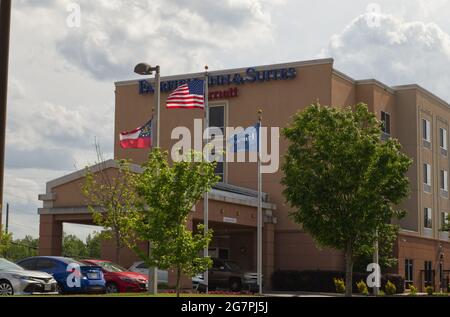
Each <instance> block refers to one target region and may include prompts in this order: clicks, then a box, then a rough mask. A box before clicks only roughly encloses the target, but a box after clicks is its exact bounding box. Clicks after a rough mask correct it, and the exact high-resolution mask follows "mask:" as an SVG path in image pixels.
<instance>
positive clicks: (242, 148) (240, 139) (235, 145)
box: [228, 123, 261, 153]
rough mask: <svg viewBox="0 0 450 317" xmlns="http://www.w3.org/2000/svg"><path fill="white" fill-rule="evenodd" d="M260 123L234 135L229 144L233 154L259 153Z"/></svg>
mask: <svg viewBox="0 0 450 317" xmlns="http://www.w3.org/2000/svg"><path fill="white" fill-rule="evenodd" d="M260 128H261V126H260V123H257V124H256V125H254V126H252V127H249V128H247V129H245V130H244V131H243V132H241V133H237V134H235V135H233V136H232V137H231V138H230V139H229V140H228V144H229V146H230V148H231V150H232V152H234V153H237V152H259V135H260Z"/></svg>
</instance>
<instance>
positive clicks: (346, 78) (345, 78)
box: [333, 68, 356, 84]
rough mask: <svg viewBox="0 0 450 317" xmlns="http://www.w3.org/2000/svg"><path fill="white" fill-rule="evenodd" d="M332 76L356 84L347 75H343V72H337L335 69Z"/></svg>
mask: <svg viewBox="0 0 450 317" xmlns="http://www.w3.org/2000/svg"><path fill="white" fill-rule="evenodd" d="M333 75H336V76H338V77H340V78H342V79H344V80H346V81H348V82H350V83H352V84H355V82H356V80H355V79H354V78H352V77H350V76H349V75H347V74H344V73H343V72H341V71H339V70H337V69H336V68H333Z"/></svg>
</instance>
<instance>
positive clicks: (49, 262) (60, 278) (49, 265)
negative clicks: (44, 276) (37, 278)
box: [17, 256, 106, 293]
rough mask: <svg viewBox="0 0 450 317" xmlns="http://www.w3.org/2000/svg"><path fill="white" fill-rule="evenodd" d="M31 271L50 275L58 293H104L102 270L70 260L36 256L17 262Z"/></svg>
mask: <svg viewBox="0 0 450 317" xmlns="http://www.w3.org/2000/svg"><path fill="white" fill-rule="evenodd" d="M17 264H18V265H20V266H22V267H24V268H25V269H27V270H31V271H43V272H46V273H48V274H51V275H52V276H53V278H54V279H55V280H56V281H57V282H58V292H59V293H105V292H106V286H105V284H106V283H105V279H104V277H103V272H102V268H101V267H99V266H90V265H87V264H84V263H81V262H79V261H76V260H74V259H71V258H66V257H57V256H37V257H32V258H26V259H23V260H21V261H18V262H17Z"/></svg>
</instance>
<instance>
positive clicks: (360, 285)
mask: <svg viewBox="0 0 450 317" xmlns="http://www.w3.org/2000/svg"><path fill="white" fill-rule="evenodd" d="M356 286H357V287H358V290H359V293H360V294H362V295H369V289H368V288H367V284H366V283H365V282H364V281H363V280H361V281H359V282H358V283H356Z"/></svg>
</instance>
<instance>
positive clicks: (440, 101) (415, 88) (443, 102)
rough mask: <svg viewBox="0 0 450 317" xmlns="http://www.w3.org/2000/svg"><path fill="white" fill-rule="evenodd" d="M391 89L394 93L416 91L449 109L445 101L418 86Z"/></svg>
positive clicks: (449, 105)
mask: <svg viewBox="0 0 450 317" xmlns="http://www.w3.org/2000/svg"><path fill="white" fill-rule="evenodd" d="M392 89H394V90H395V91H402V90H417V91H419V92H421V93H423V94H424V95H426V96H429V97H431V98H432V99H434V100H435V101H437V102H438V103H440V104H442V105H444V106H446V107H447V108H450V104H449V103H448V102H447V101H445V100H444V99H442V98H441V97H438V96H437V95H435V94H434V93H432V92H431V91H429V90H427V89H425V88H423V87H422V86H420V85H418V84H408V85H400V86H393V87H392Z"/></svg>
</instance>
